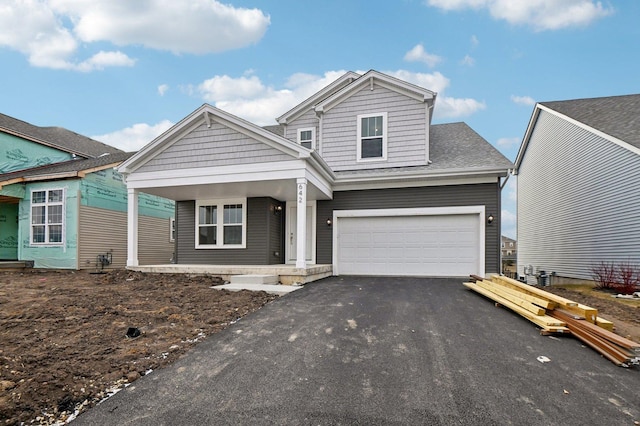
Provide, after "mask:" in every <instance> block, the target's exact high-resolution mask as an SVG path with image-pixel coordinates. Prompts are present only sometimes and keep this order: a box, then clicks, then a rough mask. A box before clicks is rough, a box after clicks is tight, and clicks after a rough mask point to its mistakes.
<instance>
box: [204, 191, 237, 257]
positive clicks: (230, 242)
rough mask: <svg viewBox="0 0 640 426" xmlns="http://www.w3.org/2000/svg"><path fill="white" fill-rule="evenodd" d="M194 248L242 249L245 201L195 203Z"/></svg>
mask: <svg viewBox="0 0 640 426" xmlns="http://www.w3.org/2000/svg"><path fill="white" fill-rule="evenodd" d="M196 211H197V213H196V248H244V247H245V233H246V199H242V200H221V201H218V200H213V201H197V202H196Z"/></svg>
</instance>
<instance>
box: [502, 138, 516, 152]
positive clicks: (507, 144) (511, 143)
mask: <svg viewBox="0 0 640 426" xmlns="http://www.w3.org/2000/svg"><path fill="white" fill-rule="evenodd" d="M519 145H520V138H500V139H498V141H497V142H496V146H498V147H499V148H504V149H510V148H514V147H517V146H519Z"/></svg>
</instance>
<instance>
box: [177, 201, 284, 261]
mask: <svg viewBox="0 0 640 426" xmlns="http://www.w3.org/2000/svg"><path fill="white" fill-rule="evenodd" d="M277 204H280V203H279V202H278V201H276V200H273V199H271V198H249V199H248V200H247V232H246V236H247V244H246V248H244V249H196V248H195V241H196V240H195V238H196V237H195V226H196V225H195V219H196V216H195V215H196V211H195V201H179V202H177V203H176V234H177V236H176V239H177V241H176V242H177V245H176V249H177V261H178V263H180V264H205V265H270V264H279V263H282V256H283V253H282V251H283V250H282V246H281V241H282V238H281V237H280V236H281V235H282V220H283V215H282V214H277V215H276V214H274V213H273V210H272V209H271V206H273V205H277ZM274 252H278V254H279V256H276V255H275V254H274Z"/></svg>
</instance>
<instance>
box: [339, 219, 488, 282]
mask: <svg viewBox="0 0 640 426" xmlns="http://www.w3.org/2000/svg"><path fill="white" fill-rule="evenodd" d="M479 226H480V221H479V215H478V214H456V215H422V216H421V215H415V216H384V217H382V216H381V217H339V218H338V221H337V232H338V241H337V242H338V246H337V250H338V252H337V263H338V270H339V273H340V274H352V275H425V276H426V275H431V276H464V275H468V274H473V273H477V272H478V271H479V262H480V253H479V229H478V227H479ZM354 242H355V243H354Z"/></svg>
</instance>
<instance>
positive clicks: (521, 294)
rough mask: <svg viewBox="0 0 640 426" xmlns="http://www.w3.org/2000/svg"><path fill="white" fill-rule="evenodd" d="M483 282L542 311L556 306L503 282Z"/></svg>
mask: <svg viewBox="0 0 640 426" xmlns="http://www.w3.org/2000/svg"><path fill="white" fill-rule="evenodd" d="M484 282H488V283H493V284H494V285H496V286H500V288H502V289H503V290H504V291H506V292H508V293H510V294H513V295H514V296H518V297H519V298H521V299H524V300H526V301H527V302H531V303H533V304H534V305H538V306H540V307H541V308H544V309H553V308H555V307H556V306H557V304H556V303H554V302H552V301H550V300H548V299H544V298H542V297H538V296H534V295H532V294H530V293H527V292H524V291H522V290H521V289H519V288H516V287H512V286H509V285H507V284H505V283H503V282H496V281H487V280H484Z"/></svg>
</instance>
